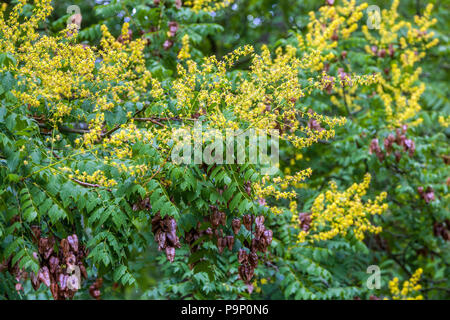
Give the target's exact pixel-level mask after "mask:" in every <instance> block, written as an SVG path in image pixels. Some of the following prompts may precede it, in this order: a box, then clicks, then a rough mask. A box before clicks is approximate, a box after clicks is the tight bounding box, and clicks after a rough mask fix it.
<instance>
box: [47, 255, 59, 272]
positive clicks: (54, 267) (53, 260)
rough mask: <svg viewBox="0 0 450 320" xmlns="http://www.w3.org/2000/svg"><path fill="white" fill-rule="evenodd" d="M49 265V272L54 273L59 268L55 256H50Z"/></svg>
mask: <svg viewBox="0 0 450 320" xmlns="http://www.w3.org/2000/svg"><path fill="white" fill-rule="evenodd" d="M49 264H50V272H51V273H55V271H56V270H57V268H58V267H59V259H58V258H57V257H55V256H51V257H50V260H49Z"/></svg>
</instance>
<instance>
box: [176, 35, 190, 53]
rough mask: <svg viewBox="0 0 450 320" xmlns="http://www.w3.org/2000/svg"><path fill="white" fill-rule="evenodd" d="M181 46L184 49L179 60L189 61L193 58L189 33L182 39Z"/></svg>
mask: <svg viewBox="0 0 450 320" xmlns="http://www.w3.org/2000/svg"><path fill="white" fill-rule="evenodd" d="M181 44H182V47H181V50H180V52H178V59H180V60H185V59H189V58H190V57H191V54H190V53H189V35H188V34H187V33H186V34H185V35H184V36H183V38H182V39H181Z"/></svg>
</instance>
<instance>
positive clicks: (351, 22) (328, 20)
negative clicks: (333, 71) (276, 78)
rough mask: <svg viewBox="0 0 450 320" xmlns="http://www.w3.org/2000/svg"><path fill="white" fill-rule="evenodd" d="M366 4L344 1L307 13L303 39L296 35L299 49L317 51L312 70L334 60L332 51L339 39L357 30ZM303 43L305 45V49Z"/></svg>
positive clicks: (320, 68)
mask: <svg viewBox="0 0 450 320" xmlns="http://www.w3.org/2000/svg"><path fill="white" fill-rule="evenodd" d="M367 6H368V4H367V3H363V4H361V5H356V1H355V0H344V1H343V2H342V5H340V6H328V5H325V6H322V7H320V9H319V11H318V13H317V14H316V13H315V12H313V11H311V12H310V13H309V23H308V25H307V33H306V35H305V39H303V37H302V36H301V35H300V34H297V40H298V42H299V47H300V48H301V49H303V48H306V49H308V50H317V51H318V52H319V55H318V56H316V57H315V63H314V64H313V66H312V70H315V71H318V70H322V69H323V68H324V62H325V61H330V60H332V59H333V58H335V55H334V53H333V49H334V48H336V47H337V45H338V42H337V41H338V40H339V39H348V38H349V37H350V35H351V34H352V33H353V32H355V31H356V30H357V28H358V24H357V23H358V21H359V20H360V19H361V18H362V17H363V15H364V12H363V11H364V9H366V8H367ZM305 42H306V43H307V45H306V47H305Z"/></svg>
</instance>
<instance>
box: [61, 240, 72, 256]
mask: <svg viewBox="0 0 450 320" xmlns="http://www.w3.org/2000/svg"><path fill="white" fill-rule="evenodd" d="M59 246H60V250H61V251H62V253H63V256H64V257H67V256H68V255H69V251H70V244H69V242H68V241H67V239H62V240H61V242H60V244H59Z"/></svg>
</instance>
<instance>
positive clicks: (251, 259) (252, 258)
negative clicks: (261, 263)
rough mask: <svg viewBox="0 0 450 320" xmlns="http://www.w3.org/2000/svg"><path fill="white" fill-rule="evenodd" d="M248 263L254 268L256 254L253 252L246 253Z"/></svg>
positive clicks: (255, 265) (256, 264)
mask: <svg viewBox="0 0 450 320" xmlns="http://www.w3.org/2000/svg"><path fill="white" fill-rule="evenodd" d="M248 263H249V264H250V265H251V266H252V267H253V268H256V267H257V266H258V255H257V254H256V253H255V252H251V253H250V254H249V255H248Z"/></svg>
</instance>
